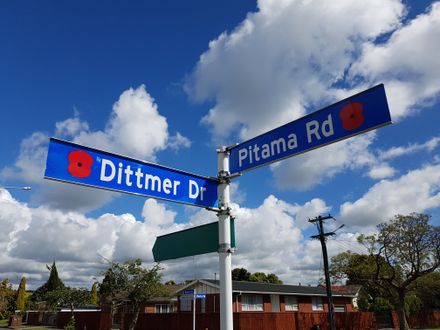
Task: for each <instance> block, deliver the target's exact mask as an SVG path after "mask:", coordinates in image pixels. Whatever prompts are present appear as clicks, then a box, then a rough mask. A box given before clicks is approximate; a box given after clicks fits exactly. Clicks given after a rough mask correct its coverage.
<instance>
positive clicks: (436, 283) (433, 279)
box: [411, 271, 440, 310]
mask: <svg viewBox="0 0 440 330" xmlns="http://www.w3.org/2000/svg"><path fill="white" fill-rule="evenodd" d="M411 290H412V291H413V292H414V294H415V295H416V296H417V297H418V298H419V299H420V302H421V306H420V309H423V310H430V309H431V310H433V309H440V272H439V271H435V272H433V273H430V274H427V275H425V276H422V277H420V278H418V279H417V280H416V281H415V282H414V284H413V285H411Z"/></svg>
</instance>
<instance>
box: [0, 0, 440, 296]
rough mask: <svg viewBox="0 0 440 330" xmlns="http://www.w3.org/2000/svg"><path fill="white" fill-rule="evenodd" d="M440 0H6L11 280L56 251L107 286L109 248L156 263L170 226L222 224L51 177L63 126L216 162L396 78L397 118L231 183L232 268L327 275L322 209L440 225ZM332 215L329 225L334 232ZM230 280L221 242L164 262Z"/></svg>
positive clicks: (4, 162) (392, 90)
mask: <svg viewBox="0 0 440 330" xmlns="http://www.w3.org/2000/svg"><path fill="white" fill-rule="evenodd" d="M439 33H440V4H439V3H437V2H431V1H403V2H401V1H397V0H389V1H379V0H377V1H370V2H368V3H362V2H358V1H344V2H337V3H331V4H330V3H328V2H327V1H310V2H303V1H294V0H291V1H290V0H289V1H283V2H281V1H270V0H261V1H258V2H254V1H249V0H246V1H222V2H219V3H210V2H206V1H187V2H180V1H161V2H141V1H132V2H130V3H127V2H122V1H113V2H105V1H95V2H93V3H90V2H86V1H75V2H73V1H70V2H62V3H60V2H54V1H40V2H38V3H36V2H34V1H7V2H3V3H2V4H1V5H0V40H1V44H2V46H1V49H2V51H1V52H0V73H1V74H0V90H1V91H2V93H1V97H0V111H1V114H2V121H1V123H2V124H1V128H2V129H1V130H0V147H1V150H2V153H1V156H0V187H10V186H23V185H26V186H32V190H31V191H20V190H17V189H4V188H1V189H0V223H1V224H2V227H3V228H4V230H3V233H1V234H0V253H1V256H2V258H1V260H0V278H5V277H7V278H9V279H10V280H11V281H12V282H13V283H16V284H18V282H19V280H20V277H21V276H23V275H25V276H27V277H28V283H29V285H30V287H35V286H38V285H40V284H41V283H42V281H44V280H45V279H46V278H47V276H48V274H47V270H46V267H45V264H46V263H50V262H52V261H54V260H55V261H56V262H57V264H58V270H59V272H60V274H61V276H62V278H63V279H64V280H65V281H66V282H67V283H68V284H70V285H74V286H85V287H89V286H91V284H92V282H93V277H95V276H97V275H99V273H100V271H101V270H102V269H104V268H105V266H106V263H105V259H110V260H115V261H121V260H125V259H127V258H133V257H141V258H142V259H143V261H144V262H145V265H151V263H152V255H151V247H152V244H153V243H154V239H155V237H156V236H157V235H162V234H165V233H169V232H173V231H177V230H181V229H185V228H190V227H192V226H195V225H199V224H202V223H206V222H211V221H215V219H216V217H215V214H213V213H212V212H208V211H205V210H203V209H199V208H197V207H189V206H182V205H178V204H173V203H170V202H163V201H156V200H152V199H145V198H141V197H134V196H127V195H119V194H115V193H109V192H104V191H101V190H96V189H90V188H81V187H76V186H71V185H67V184H62V183H53V182H47V181H45V180H43V173H44V162H45V158H46V152H47V144H48V139H49V137H51V136H56V137H59V138H63V139H66V140H69V141H74V142H77V143H80V144H84V145H89V146H91V147H96V148H100V149H103V150H107V151H110V152H115V153H120V154H124V155H127V156H130V157H133V158H137V159H145V160H149V161H154V162H157V163H159V164H162V165H165V166H170V167H174V168H178V169H182V170H186V171H190V172H193V173H197V174H201V175H207V176H215V175H216V171H217V169H216V166H217V164H216V152H215V149H216V147H217V146H219V145H229V144H231V143H236V142H240V141H244V140H247V139H249V138H252V137H254V136H256V135H258V134H261V133H263V132H265V131H267V130H270V129H273V128H275V127H278V126H280V125H282V124H284V123H287V122H289V121H291V120H294V119H296V118H299V117H301V116H304V115H305V114H307V113H310V112H313V111H316V110H319V109H320V108H322V107H324V106H327V105H329V104H332V103H334V102H336V101H339V100H341V99H343V98H345V97H348V96H350V95H353V94H355V93H357V92H359V91H362V90H364V89H367V88H369V87H372V86H374V85H376V84H378V83H384V84H385V89H386V92H387V96H388V102H389V106H390V111H391V116H392V119H393V125H391V126H387V127H385V128H381V129H379V130H377V131H374V132H372V133H368V134H363V135H361V136H358V137H355V138H352V139H349V140H346V141H343V142H339V143H337V144H334V145H331V146H327V147H324V148H320V149H317V150H315V151H312V152H309V153H307V154H304V155H302V156H298V157H294V158H291V159H289V160H285V161H282V162H279V163H277V164H274V165H271V166H266V167H263V168H259V169H256V170H254V171H250V172H247V173H245V174H244V175H243V176H242V177H240V178H238V179H235V180H234V181H233V185H232V201H233V202H234V215H235V216H236V218H237V223H236V237H237V247H238V250H237V252H236V253H235V255H234V256H233V267H245V268H247V269H248V270H250V271H252V272H256V271H264V272H271V273H272V272H273V273H276V274H277V275H279V276H280V277H281V278H282V279H283V280H284V281H285V282H286V283H297V282H301V283H311V284H316V283H317V282H318V280H319V278H320V277H322V270H321V268H322V263H321V252H320V246H319V244H318V242H317V241H311V240H310V239H309V237H310V235H313V234H316V230H315V228H314V227H313V226H310V225H308V223H307V219H309V218H313V217H315V216H317V215H319V214H327V213H331V214H332V215H333V216H335V217H336V218H337V220H338V221H337V225H339V224H342V223H345V224H346V227H345V228H344V230H343V231H340V232H338V233H339V234H338V236H337V237H336V239H334V240H332V241H330V242H329V253H330V254H331V255H334V254H336V253H338V252H341V251H344V250H346V249H351V250H354V251H362V247H360V246H358V245H357V244H356V243H355V242H356V237H357V235H359V233H371V232H374V230H375V226H376V225H377V224H378V223H380V222H384V221H388V220H389V219H390V218H392V217H393V215H394V214H398V213H403V214H406V213H409V212H412V211H414V212H426V213H429V214H431V215H432V216H433V223H434V224H438V223H439V220H438V218H439V216H440V212H439V206H440V193H439V187H440V164H439V160H440V157H439V156H440V155H439V147H438V146H439V143H440V135H439V133H440V132H439V125H438V121H439V120H440V115H439V112H438V109H437V108H438V106H439V101H438V94H439V91H440V80H439V78H438V77H440V72H439V70H440V69H439V68H440V61H439V59H438V56H435V54H438V53H439V51H440V45H439V43H438V42H436V40H437V39H438V35H439ZM332 226H333V224H329V227H328V228H329V230H330V229H331V228H332ZM162 266H163V267H164V277H165V279H174V280H177V281H181V280H185V279H189V278H194V277H205V278H206V277H207V278H211V277H214V273H215V272H217V273H218V258H217V255H216V254H215V253H213V254H208V255H204V256H197V257H194V258H185V259H182V260H176V261H171V262H164V263H162Z"/></svg>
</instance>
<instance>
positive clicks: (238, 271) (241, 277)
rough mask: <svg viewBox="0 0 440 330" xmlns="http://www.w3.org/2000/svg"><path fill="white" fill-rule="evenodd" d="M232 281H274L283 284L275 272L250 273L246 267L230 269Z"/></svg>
mask: <svg viewBox="0 0 440 330" xmlns="http://www.w3.org/2000/svg"><path fill="white" fill-rule="evenodd" d="M232 280H233V281H248V282H260V283H274V284H283V281H281V280H280V279H279V278H278V276H276V275H275V274H267V275H266V274H265V273H263V272H255V273H253V274H251V273H250V272H248V271H247V269H246V268H234V269H233V270H232Z"/></svg>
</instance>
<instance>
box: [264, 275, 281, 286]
mask: <svg viewBox="0 0 440 330" xmlns="http://www.w3.org/2000/svg"><path fill="white" fill-rule="evenodd" d="M266 281H267V282H268V283H274V284H283V281H281V280H280V279H279V278H278V276H276V275H275V274H273V273H270V274H267V276H266Z"/></svg>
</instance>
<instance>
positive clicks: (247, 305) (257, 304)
mask: <svg viewBox="0 0 440 330" xmlns="http://www.w3.org/2000/svg"><path fill="white" fill-rule="evenodd" d="M241 310H242V311H244V312H263V311H264V308H263V296H262V295H257V294H243V295H242V296H241Z"/></svg>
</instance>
